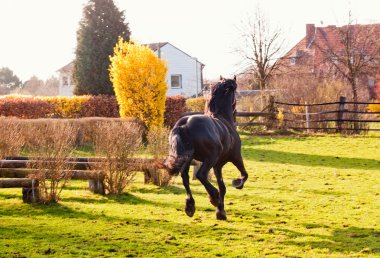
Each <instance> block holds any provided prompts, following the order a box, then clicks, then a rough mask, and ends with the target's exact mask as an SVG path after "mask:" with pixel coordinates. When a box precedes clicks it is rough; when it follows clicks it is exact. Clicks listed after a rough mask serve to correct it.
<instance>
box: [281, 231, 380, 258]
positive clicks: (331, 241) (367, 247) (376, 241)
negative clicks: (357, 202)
mask: <svg viewBox="0 0 380 258" xmlns="http://www.w3.org/2000/svg"><path fill="white" fill-rule="evenodd" d="M304 226H305V227H306V228H307V229H313V228H322V227H324V228H327V226H325V225H322V224H304ZM277 230H279V231H282V232H284V233H285V234H286V235H287V236H289V237H290V238H291V239H290V240H286V241H284V242H283V243H284V244H287V245H295V246H302V247H308V246H310V247H311V248H313V249H328V250H329V251H330V252H340V253H347V254H348V253H350V252H360V253H363V254H374V253H377V254H379V253H380V231H379V230H375V229H372V228H358V227H349V228H343V229H335V230H334V231H333V232H332V234H331V235H320V234H313V233H311V234H304V233H300V232H296V231H292V230H288V229H277ZM299 237H301V238H304V237H313V238H314V239H313V240H306V241H305V240H304V239H302V240H297V239H296V238H299ZM315 238H318V239H319V240H318V239H317V240H315Z"/></svg>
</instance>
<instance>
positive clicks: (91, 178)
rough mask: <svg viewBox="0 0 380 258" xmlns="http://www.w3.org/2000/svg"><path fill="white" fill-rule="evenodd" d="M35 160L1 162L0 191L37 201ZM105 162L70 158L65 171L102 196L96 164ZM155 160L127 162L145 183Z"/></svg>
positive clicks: (102, 188)
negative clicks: (19, 191)
mask: <svg viewBox="0 0 380 258" xmlns="http://www.w3.org/2000/svg"><path fill="white" fill-rule="evenodd" d="M38 159H39V158H38V157H25V156H20V157H8V158H6V159H3V160H0V188H22V194H23V201H24V202H28V203H31V202H37V201H38V196H39V195H38V193H39V192H38V186H39V182H38V180H35V179H30V178H28V177H29V176H31V175H33V174H35V173H36V172H37V169H35V168H34V167H35V165H36V164H37V162H38ZM105 161H106V159H105V158H69V159H68V160H67V163H68V164H70V165H71V166H69V167H71V168H72V169H71V170H69V171H68V172H70V173H71V174H72V176H71V179H74V180H88V185H89V190H90V191H92V192H93V193H97V194H105V186H104V179H105V175H104V173H103V172H102V171H99V170H97V168H99V167H100V166H99V164H100V163H102V162H105ZM156 161H157V160H155V159H148V158H130V159H129V160H127V163H128V166H130V167H131V168H132V170H135V171H139V172H144V180H145V182H150V181H151V178H152V176H153V173H155V172H156V171H157V167H156V165H155V164H156ZM44 162H49V160H47V161H46V160H45V161H44ZM51 162H54V161H53V160H52V161H51ZM45 164H46V163H45ZM191 165H192V166H194V173H196V171H197V169H198V168H199V166H200V163H199V162H197V161H192V163H191Z"/></svg>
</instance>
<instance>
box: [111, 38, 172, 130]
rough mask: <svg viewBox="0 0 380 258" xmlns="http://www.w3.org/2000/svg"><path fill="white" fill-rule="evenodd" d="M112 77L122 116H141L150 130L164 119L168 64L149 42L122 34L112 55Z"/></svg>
mask: <svg viewBox="0 0 380 258" xmlns="http://www.w3.org/2000/svg"><path fill="white" fill-rule="evenodd" d="M110 60H111V65H110V78H111V81H112V83H113V87H114V90H115V94H116V99H117V102H118V103H119V107H120V116H121V117H132V118H138V119H139V120H140V121H141V122H142V123H143V124H144V126H145V128H147V129H148V130H149V128H152V127H156V126H158V127H161V126H162V125H163V122H164V111H165V94H166V91H167V88H168V87H167V85H166V82H165V76H166V71H167V68H166V64H165V62H164V61H163V60H161V59H159V58H158V57H157V56H156V55H155V54H154V53H153V51H152V50H150V49H149V48H148V47H146V46H142V45H139V44H133V43H129V42H125V41H124V40H123V39H122V38H120V39H119V42H118V44H117V45H116V46H115V48H114V55H113V56H112V57H110Z"/></svg>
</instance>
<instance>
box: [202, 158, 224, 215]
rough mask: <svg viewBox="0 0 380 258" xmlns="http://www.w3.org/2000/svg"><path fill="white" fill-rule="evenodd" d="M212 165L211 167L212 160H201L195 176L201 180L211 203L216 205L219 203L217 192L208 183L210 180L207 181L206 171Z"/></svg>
mask: <svg viewBox="0 0 380 258" xmlns="http://www.w3.org/2000/svg"><path fill="white" fill-rule="evenodd" d="M214 164H215V163H214ZM212 167H213V164H212V162H210V161H205V162H203V163H202V165H201V167H200V168H199V170H198V172H197V175H196V176H197V178H198V180H199V181H201V183H202V184H203V186H204V187H205V189H206V191H207V193H208V196H209V199H210V202H211V204H212V205H214V206H215V207H216V206H218V205H219V192H218V190H217V189H216V188H215V187H214V186H213V185H212V184H211V183H210V181H208V173H209V171H210V169H211V168H212Z"/></svg>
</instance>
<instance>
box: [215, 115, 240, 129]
mask: <svg viewBox="0 0 380 258" xmlns="http://www.w3.org/2000/svg"><path fill="white" fill-rule="evenodd" d="M213 116H214V117H216V118H218V119H220V120H222V121H223V122H224V123H225V124H226V125H227V126H229V127H232V128H235V121H234V116H233V113H232V112H231V113H228V114H225V113H217V114H213Z"/></svg>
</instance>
